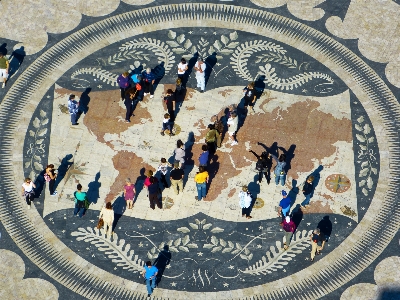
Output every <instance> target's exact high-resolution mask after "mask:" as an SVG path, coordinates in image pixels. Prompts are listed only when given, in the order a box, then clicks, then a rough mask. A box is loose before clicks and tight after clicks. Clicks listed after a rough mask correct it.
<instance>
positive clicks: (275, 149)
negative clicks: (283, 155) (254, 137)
mask: <svg viewBox="0 0 400 300" xmlns="http://www.w3.org/2000/svg"><path fill="white" fill-rule="evenodd" d="M257 145H260V146H261V147H263V148H264V149H265V151H267V152H268V153H271V154H273V155H275V156H278V143H277V142H273V143H272V145H271V147H268V146H267V145H265V144H264V143H261V142H257Z"/></svg>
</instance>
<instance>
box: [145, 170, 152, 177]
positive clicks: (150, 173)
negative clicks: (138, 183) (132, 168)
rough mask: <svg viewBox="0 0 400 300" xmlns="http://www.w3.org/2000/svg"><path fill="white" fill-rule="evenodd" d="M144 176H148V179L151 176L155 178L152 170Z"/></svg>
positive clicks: (147, 171)
mask: <svg viewBox="0 0 400 300" xmlns="http://www.w3.org/2000/svg"><path fill="white" fill-rule="evenodd" d="M144 175H146V176H147V177H151V176H153V171H152V170H146V172H145V173H144Z"/></svg>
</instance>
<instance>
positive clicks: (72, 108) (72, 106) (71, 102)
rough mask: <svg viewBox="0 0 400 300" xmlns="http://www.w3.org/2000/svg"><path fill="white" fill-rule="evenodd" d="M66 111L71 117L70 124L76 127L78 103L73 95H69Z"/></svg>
mask: <svg viewBox="0 0 400 300" xmlns="http://www.w3.org/2000/svg"><path fill="white" fill-rule="evenodd" d="M68 111H69V114H70V115H71V123H72V125H78V124H79V123H77V121H78V111H79V102H78V101H76V100H75V95H69V98H68Z"/></svg>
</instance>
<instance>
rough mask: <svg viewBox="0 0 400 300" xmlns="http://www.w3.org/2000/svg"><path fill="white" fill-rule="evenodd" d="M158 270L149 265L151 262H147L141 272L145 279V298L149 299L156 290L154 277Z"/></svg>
mask: <svg viewBox="0 0 400 300" xmlns="http://www.w3.org/2000/svg"><path fill="white" fill-rule="evenodd" d="M157 274H158V269H157V268H156V267H155V266H152V265H151V261H147V262H146V265H145V266H144V270H143V272H142V276H143V277H144V279H146V287H147V297H150V296H151V294H152V293H153V290H154V289H155V288H156V277H157Z"/></svg>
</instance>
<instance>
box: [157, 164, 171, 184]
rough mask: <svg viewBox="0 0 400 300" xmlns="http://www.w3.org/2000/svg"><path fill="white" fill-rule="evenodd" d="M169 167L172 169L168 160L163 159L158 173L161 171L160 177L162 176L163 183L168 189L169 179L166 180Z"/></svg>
mask: <svg viewBox="0 0 400 300" xmlns="http://www.w3.org/2000/svg"><path fill="white" fill-rule="evenodd" d="M168 167H172V166H171V164H170V163H169V162H167V160H166V159H165V158H164V157H162V158H161V162H160V164H159V165H158V169H157V171H160V176H161V183H162V184H163V186H164V188H168V182H167V179H166V178H165V175H167V173H168Z"/></svg>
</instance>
